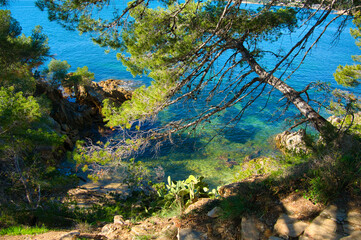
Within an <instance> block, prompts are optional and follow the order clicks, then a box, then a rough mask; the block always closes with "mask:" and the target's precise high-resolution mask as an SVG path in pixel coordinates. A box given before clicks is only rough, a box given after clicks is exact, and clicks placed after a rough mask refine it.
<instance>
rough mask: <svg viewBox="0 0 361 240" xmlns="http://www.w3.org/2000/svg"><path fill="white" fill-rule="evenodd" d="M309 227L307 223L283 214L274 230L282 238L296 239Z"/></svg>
mask: <svg viewBox="0 0 361 240" xmlns="http://www.w3.org/2000/svg"><path fill="white" fill-rule="evenodd" d="M307 226H308V224H307V223H305V222H302V221H298V220H297V219H295V218H292V217H290V216H288V215H286V214H282V215H281V216H280V217H279V218H278V220H277V222H276V224H275V226H274V229H275V231H276V232H277V233H278V234H279V235H280V236H285V237H286V236H288V237H293V238H296V237H298V236H300V235H301V234H302V233H303V231H304V230H305V228H306V227H307Z"/></svg>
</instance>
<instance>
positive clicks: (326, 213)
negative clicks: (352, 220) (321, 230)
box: [320, 205, 347, 223]
mask: <svg viewBox="0 0 361 240" xmlns="http://www.w3.org/2000/svg"><path fill="white" fill-rule="evenodd" d="M320 216H322V217H324V218H328V219H332V220H333V221H336V222H339V223H340V222H343V221H344V220H345V219H346V218H347V214H346V211H345V209H343V208H339V207H337V206H336V205H329V206H328V207H327V208H326V209H325V210H323V211H322V212H321V214H320Z"/></svg>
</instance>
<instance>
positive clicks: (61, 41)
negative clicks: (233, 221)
mask: <svg viewBox="0 0 361 240" xmlns="http://www.w3.org/2000/svg"><path fill="white" fill-rule="evenodd" d="M120 2H121V3H122V4H125V2H126V1H120ZM7 8H8V9H10V10H11V12H12V16H13V17H14V18H15V19H17V20H18V21H19V22H20V24H21V26H22V29H23V33H24V34H26V35H30V34H31V30H32V29H33V28H34V27H35V26H36V25H41V26H42V27H43V32H44V33H45V34H46V35H47V36H48V37H49V45H50V47H51V54H53V55H54V57H55V58H56V59H60V60H66V61H67V62H68V63H69V64H70V65H71V66H72V68H71V70H75V69H76V68H77V67H82V66H88V68H89V70H90V71H91V72H94V73H95V78H96V81H100V80H104V79H109V78H117V79H128V80H134V79H133V77H132V76H131V74H130V73H128V72H127V71H126V70H125V67H124V66H122V64H121V63H120V62H119V61H117V59H116V57H115V54H116V53H115V52H114V51H112V52H110V53H109V54H105V53H104V50H105V49H102V48H100V47H99V46H97V45H94V44H93V43H92V41H91V40H90V39H89V38H88V36H86V35H82V36H80V35H79V34H78V33H77V32H71V31H67V30H65V29H63V28H62V27H61V26H60V25H58V24H57V23H55V22H49V21H48V19H47V14H46V13H45V12H41V11H40V10H39V9H37V8H36V7H35V6H34V1H33V0H19V1H11V3H10V6H9V7H7ZM350 27H352V25H351V24H350V25H349V26H347V27H346V28H345V29H344V31H343V32H342V33H341V35H340V38H339V39H338V40H337V41H336V42H333V40H334V35H335V33H336V30H337V24H333V25H331V26H330V27H329V29H328V30H327V31H326V33H325V34H324V36H323V38H322V39H321V41H320V42H319V43H318V44H317V46H315V48H314V50H313V51H312V52H311V53H310V54H309V55H308V56H307V58H306V60H305V62H304V63H303V64H302V66H301V67H300V68H299V69H298V71H297V72H296V73H295V74H293V75H292V78H291V79H290V80H288V83H289V84H290V85H291V86H293V87H294V88H295V89H297V90H301V89H302V88H303V87H305V86H306V85H307V84H308V83H309V82H312V81H325V82H329V83H331V84H332V85H333V86H336V83H335V81H334V80H333V76H332V74H333V73H334V71H335V69H336V68H337V66H338V65H340V64H342V65H344V64H351V63H352V59H351V55H355V54H359V52H360V51H359V49H358V48H357V47H356V46H355V44H354V39H353V38H352V37H351V36H350V34H349V28H350ZM300 34H301V32H300ZM298 37H299V34H297V33H296V34H293V35H292V37H291V36H288V35H285V36H284V37H282V39H280V40H279V41H277V42H276V43H272V44H268V45H266V48H268V49H270V50H274V49H278V48H285V49H287V47H288V46H290V44H294V43H295V42H297V40H298V39H297V38H298ZM273 61H274V60H273V59H272V58H269V57H266V58H265V59H264V60H263V62H264V63H265V64H266V65H269V66H272V63H273ZM136 80H137V81H142V82H144V83H146V84H147V83H149V79H148V78H145V77H143V78H136ZM353 91H355V92H356V93H360V89H356V90H353ZM263 100H265V99H261V100H260V101H259V102H258V103H257V104H255V105H253V106H252V107H251V108H250V109H248V111H247V112H246V114H245V115H244V117H243V118H242V120H241V121H240V122H239V123H238V124H237V125H236V126H234V127H232V128H226V129H225V130H224V131H223V132H219V131H218V130H217V129H218V128H219V127H220V126H222V124H223V123H225V122H226V121H228V120H229V119H230V116H232V113H235V112H236V111H237V110H239V109H240V108H241V104H239V105H237V106H235V107H233V108H232V109H228V110H227V111H226V112H224V113H223V114H222V116H220V117H219V118H217V119H215V120H214V121H213V123H212V125H205V126H204V129H203V130H202V131H200V132H199V134H198V135H195V136H193V137H192V138H188V139H185V140H184V141H181V142H178V143H176V144H175V145H173V146H170V145H167V146H166V147H164V148H163V149H162V150H161V152H160V153H159V154H158V155H157V156H156V157H151V155H150V154H148V155H147V154H146V155H145V156H143V157H142V158H141V159H142V160H143V161H146V162H151V164H152V165H162V166H163V167H164V169H165V171H166V175H169V174H172V176H174V178H184V177H186V176H187V175H188V174H196V175H204V176H206V177H208V178H209V179H210V181H211V182H212V183H213V184H219V183H224V182H227V181H230V180H232V175H233V174H234V172H235V171H238V169H237V168H236V167H234V168H230V167H229V166H226V165H225V163H224V161H225V159H231V160H235V161H237V162H241V161H242V159H243V158H244V157H245V156H246V155H251V156H252V157H257V156H259V155H262V154H265V155H267V154H273V152H274V149H273V148H272V144H271V141H270V140H269V139H270V137H271V136H272V135H273V134H275V133H277V132H280V131H282V130H284V129H285V127H286V126H287V124H286V123H285V121H284V120H283V119H281V120H278V121H274V120H275V119H276V118H275V116H274V115H273V113H274V112H275V109H276V105H275V103H276V102H277V101H275V99H273V100H272V101H271V102H270V104H269V105H268V106H267V108H266V109H265V110H263V111H262V112H260V111H259V110H260V109H261V108H262V107H263V104H264V101H263ZM185 112H186V110H185V109H184V108H183V107H182V106H177V107H174V108H172V109H171V110H169V109H168V110H165V111H164V112H162V113H161V114H160V116H159V122H160V123H162V122H166V121H167V119H173V118H178V117H181V116H184V114H185ZM294 113H297V111H295V110H294V109H290V111H289V115H292V114H294ZM217 132H218V133H220V134H219V135H218V136H217V137H216V138H215V139H214V141H212V142H211V143H208V140H209V139H210V138H211V137H212V136H214V134H215V133H217ZM220 173H221V174H220Z"/></svg>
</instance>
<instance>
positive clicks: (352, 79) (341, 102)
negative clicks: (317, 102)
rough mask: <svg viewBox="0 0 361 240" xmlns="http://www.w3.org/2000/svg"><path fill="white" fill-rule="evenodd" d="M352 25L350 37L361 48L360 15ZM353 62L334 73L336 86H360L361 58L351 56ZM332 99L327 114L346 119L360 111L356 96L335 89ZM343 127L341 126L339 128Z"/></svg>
mask: <svg viewBox="0 0 361 240" xmlns="http://www.w3.org/2000/svg"><path fill="white" fill-rule="evenodd" d="M353 22H354V24H355V25H356V27H357V28H355V29H351V35H352V36H353V37H354V38H355V39H356V45H357V46H358V47H361V41H360V37H361V31H360V30H361V14H360V13H358V14H356V16H355V18H354V20H353ZM352 58H353V60H354V61H355V64H354V65H345V66H341V65H340V66H338V67H337V70H336V72H335V73H334V78H335V80H336V82H337V83H338V84H341V85H343V86H346V87H356V86H358V85H359V84H360V79H361V73H360V72H361V64H359V63H360V62H361V56H352ZM332 95H333V99H332V100H331V101H330V106H329V112H330V113H331V114H333V115H335V116H338V117H344V118H347V116H354V115H355V113H357V112H359V111H360V110H361V100H360V99H359V97H358V96H356V95H354V94H353V93H350V92H349V91H343V90H340V89H335V90H334V91H333V92H332ZM352 124H353V122H351V123H350V124H349V125H348V126H347V127H346V128H345V129H348V128H349V127H350V126H351V125H352ZM342 127H345V126H344V125H343V124H341V128H342Z"/></svg>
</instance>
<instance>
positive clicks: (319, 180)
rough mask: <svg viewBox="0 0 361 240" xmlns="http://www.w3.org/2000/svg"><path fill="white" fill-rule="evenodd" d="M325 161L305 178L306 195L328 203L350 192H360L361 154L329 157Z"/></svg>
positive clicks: (316, 200) (357, 193) (314, 199)
mask: <svg viewBox="0 0 361 240" xmlns="http://www.w3.org/2000/svg"><path fill="white" fill-rule="evenodd" d="M324 162H325V163H323V164H322V166H320V167H318V168H313V169H312V170H310V171H309V172H308V173H307V175H306V176H307V177H306V178H305V184H306V186H305V188H306V191H305V197H307V198H309V199H311V200H312V201H314V202H321V203H327V202H329V201H330V200H332V199H335V198H337V197H338V196H340V195H342V194H344V193H345V192H348V193H350V194H356V195H359V194H360V186H361V161H360V156H359V155H345V156H337V155H335V156H334V157H333V158H331V157H328V158H327V159H326V160H324Z"/></svg>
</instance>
